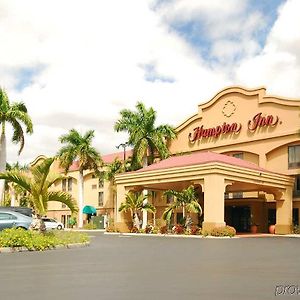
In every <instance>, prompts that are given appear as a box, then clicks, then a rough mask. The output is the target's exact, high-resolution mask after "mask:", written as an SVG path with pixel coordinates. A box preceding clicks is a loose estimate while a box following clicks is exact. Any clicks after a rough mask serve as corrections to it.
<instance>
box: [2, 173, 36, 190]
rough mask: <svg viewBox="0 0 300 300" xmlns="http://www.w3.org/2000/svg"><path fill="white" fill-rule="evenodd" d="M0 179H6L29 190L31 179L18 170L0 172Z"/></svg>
mask: <svg viewBox="0 0 300 300" xmlns="http://www.w3.org/2000/svg"><path fill="white" fill-rule="evenodd" d="M0 179H4V180H7V181H8V182H14V183H16V184H18V185H19V186H21V187H22V188H23V189H24V190H26V191H28V192H31V181H30V178H28V176H27V175H26V174H25V173H23V172H20V171H16V170H13V171H8V172H5V173H0Z"/></svg>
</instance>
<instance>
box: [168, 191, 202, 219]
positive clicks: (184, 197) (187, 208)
mask: <svg viewBox="0 0 300 300" xmlns="http://www.w3.org/2000/svg"><path fill="white" fill-rule="evenodd" d="M164 195H165V196H173V197H174V201H173V202H172V203H170V205H169V206H168V207H167V208H166V209H165V211H164V213H163V219H164V220H166V221H168V222H170V219H171V217H172V214H173V213H174V212H175V211H176V210H177V209H178V208H182V214H183V218H185V217H186V212H187V213H188V214H189V213H191V212H193V213H198V214H199V215H202V208H201V205H200V204H199V202H198V197H197V195H196V191H195V189H194V187H193V186H192V185H191V186H189V187H188V188H187V189H183V190H182V191H181V192H178V191H175V190H168V191H166V192H165V193H164Z"/></svg>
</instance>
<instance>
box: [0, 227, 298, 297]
mask: <svg viewBox="0 0 300 300" xmlns="http://www.w3.org/2000/svg"><path fill="white" fill-rule="evenodd" d="M90 235H92V238H91V245H90V246H89V247H83V248H75V249H60V250H51V251H45V252H20V253H1V254H0V299H1V300H17V299H22V300H27V299H28V300H29V299H30V300H35V299H38V300H41V299H42V300H48V299H49V300H50V299H51V300H52V299H55V300H60V299H64V300H69V299H72V300H77V299H84V300H87V299H104V300H106V299H108V300H118V299H122V300H123V299H124V300H125V299H130V300H135V299H136V300H148V299H149V300H150V299H151V300H168V299H170V300H171V299H172V300H176V299H186V300H193V299H207V300H211V299H231V300H234V299H255V300H260V299H293V298H298V299H300V259H299V249H300V239H298V238H283V237H272V238H237V239H207V238H203V239H182V238H168V237H166V238H160V237H131V236H128V237H126V236H118V235H116V236H108V235H104V234H103V233H100V232H91V233H90ZM297 288H298V290H296V289H297ZM298 292H299V294H298ZM292 296H294V297H292Z"/></svg>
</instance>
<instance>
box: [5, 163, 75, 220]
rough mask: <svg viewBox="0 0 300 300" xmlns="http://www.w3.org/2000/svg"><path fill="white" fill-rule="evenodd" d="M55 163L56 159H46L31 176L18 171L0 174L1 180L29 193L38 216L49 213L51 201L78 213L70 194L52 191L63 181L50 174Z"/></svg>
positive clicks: (34, 168) (28, 196)
mask: <svg viewBox="0 0 300 300" xmlns="http://www.w3.org/2000/svg"><path fill="white" fill-rule="evenodd" d="M53 161H54V158H47V159H45V160H44V161H43V162H42V163H40V164H38V165H36V166H34V167H33V168H32V169H31V174H30V175H29V174H28V173H27V172H25V171H22V170H16V169H14V170H11V171H7V172H5V173H0V179H5V180H7V181H8V182H13V183H15V184H16V185H18V186H20V187H21V188H22V189H23V190H24V191H26V192H27V196H26V197H27V198H28V202H29V203H30V206H31V207H32V208H33V209H34V211H35V213H36V214H37V215H38V216H43V215H45V214H46V213H47V208H48V203H49V202H50V201H57V202H61V203H64V204H66V205H67V206H68V207H69V208H70V210H71V212H72V213H76V212H77V211H78V209H77V205H76V202H75V201H74V200H73V198H72V196H71V195H70V194H68V193H66V192H61V191H53V190H51V186H52V185H53V184H54V183H55V182H57V181H59V180H61V179H62V176H60V175H56V174H52V173H51V172H50V167H51V165H52V163H53Z"/></svg>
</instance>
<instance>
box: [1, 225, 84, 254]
mask: <svg viewBox="0 0 300 300" xmlns="http://www.w3.org/2000/svg"><path fill="white" fill-rule="evenodd" d="M88 241H89V237H88V236H87V235H86V234H83V233H79V232H66V231H56V230H53V231H51V232H46V233H39V232H36V231H27V230H24V229H21V228H11V229H5V230H3V231H1V232H0V247H10V248H15V247H25V248H27V249H28V250H39V251H43V250H46V249H51V248H54V247H55V246H58V245H67V244H75V243H85V242H88Z"/></svg>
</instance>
